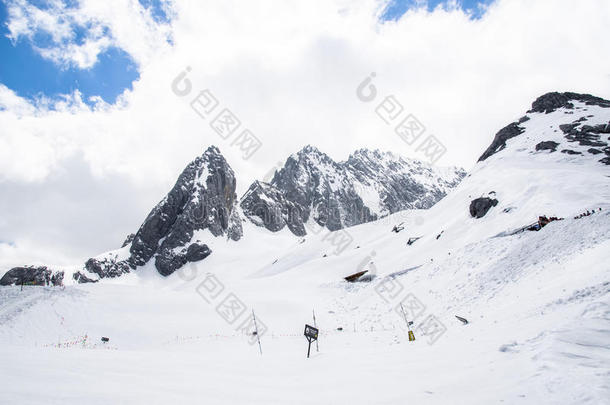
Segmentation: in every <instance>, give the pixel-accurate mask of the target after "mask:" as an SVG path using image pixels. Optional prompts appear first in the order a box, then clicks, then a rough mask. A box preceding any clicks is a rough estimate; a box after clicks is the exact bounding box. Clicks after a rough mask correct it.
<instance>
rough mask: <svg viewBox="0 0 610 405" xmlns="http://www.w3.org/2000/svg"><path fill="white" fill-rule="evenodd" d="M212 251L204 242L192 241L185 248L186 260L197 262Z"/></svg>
mask: <svg viewBox="0 0 610 405" xmlns="http://www.w3.org/2000/svg"><path fill="white" fill-rule="evenodd" d="M211 253H212V251H211V250H210V248H209V247H208V245H206V244H202V243H193V244H191V245H190V246H189V247H188V249H187V250H186V260H188V261H189V262H198V261H199V260H203V259H205V258H206V257H208V256H209V255H210V254H211Z"/></svg>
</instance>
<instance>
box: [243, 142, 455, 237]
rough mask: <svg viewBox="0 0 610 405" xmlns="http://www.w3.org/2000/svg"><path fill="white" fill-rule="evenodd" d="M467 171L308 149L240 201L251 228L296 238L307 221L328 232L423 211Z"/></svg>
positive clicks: (256, 184)
mask: <svg viewBox="0 0 610 405" xmlns="http://www.w3.org/2000/svg"><path fill="white" fill-rule="evenodd" d="M465 175H466V173H465V172H464V171H463V170H462V169H458V168H455V167H451V168H437V167H434V166H430V165H427V164H425V163H423V162H420V161H417V160H411V159H405V158H402V157H400V156H396V155H394V154H392V153H390V152H385V153H384V152H380V151H378V150H375V151H371V150H367V149H360V150H358V151H356V152H355V153H353V154H352V155H350V157H349V158H348V159H347V160H346V161H344V162H335V161H334V160H332V159H331V158H330V157H329V156H328V155H326V154H324V153H322V152H320V151H319V150H318V149H317V148H315V147H313V146H309V145H308V146H306V147H305V148H303V149H302V150H301V151H299V152H298V153H295V154H293V155H292V156H290V157H289V158H288V160H286V163H285V164H284V166H283V167H282V168H280V169H279V170H277V171H276V172H275V175H274V176H273V179H272V180H271V181H270V182H269V183H268V184H266V183H263V182H260V181H256V182H254V183H253V184H252V185H251V186H250V188H249V189H248V191H247V192H246V193H245V194H244V196H243V197H242V198H241V200H240V206H241V208H242V210H243V212H244V214H245V216H246V217H248V218H249V219H250V220H251V221H252V222H254V223H255V224H258V225H261V226H264V227H265V228H267V229H269V230H271V231H274V232H276V231H279V230H281V229H283V228H284V227H285V226H288V228H289V229H290V230H291V231H292V232H293V233H294V234H296V235H299V236H303V235H305V234H306V233H307V231H306V226H304V225H305V224H307V223H308V222H313V223H316V224H317V225H319V226H322V227H325V228H327V229H329V230H331V231H335V230H338V229H342V228H345V227H350V226H354V225H359V224H362V223H365V222H370V221H374V220H377V219H379V218H381V217H384V216H387V215H389V214H392V213H395V212H398V211H402V210H406V209H427V208H430V207H431V206H433V205H434V204H435V203H436V202H437V201H439V200H440V199H441V198H443V197H444V196H445V195H446V194H447V193H448V192H449V191H450V190H451V189H452V188H454V187H455V186H456V185H457V184H459V182H460V181H461V180H462V178H463V177H464V176H465Z"/></svg>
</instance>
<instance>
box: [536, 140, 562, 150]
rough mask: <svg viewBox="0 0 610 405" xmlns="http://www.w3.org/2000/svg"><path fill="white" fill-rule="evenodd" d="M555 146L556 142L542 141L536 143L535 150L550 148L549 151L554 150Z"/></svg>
mask: <svg viewBox="0 0 610 405" xmlns="http://www.w3.org/2000/svg"><path fill="white" fill-rule="evenodd" d="M557 146H559V144H558V143H557V142H553V141H544V142H540V143H539V144H537V145H536V150H550V151H551V152H555V151H556V150H557Z"/></svg>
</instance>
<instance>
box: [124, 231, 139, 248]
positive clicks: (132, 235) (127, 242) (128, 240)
mask: <svg viewBox="0 0 610 405" xmlns="http://www.w3.org/2000/svg"><path fill="white" fill-rule="evenodd" d="M135 237H136V234H135V233H130V234H129V235H127V239H125V242H123V245H122V246H121V247H122V248H124V247H125V246H127V245H129V244H131V242H133V239H134V238H135Z"/></svg>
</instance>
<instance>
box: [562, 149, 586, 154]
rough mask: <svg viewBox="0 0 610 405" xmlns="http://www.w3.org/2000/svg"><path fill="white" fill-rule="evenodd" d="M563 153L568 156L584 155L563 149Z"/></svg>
mask: <svg viewBox="0 0 610 405" xmlns="http://www.w3.org/2000/svg"><path fill="white" fill-rule="evenodd" d="M561 153H566V154H568V155H582V153H581V152H577V151H575V150H572V149H563V150H562V151H561Z"/></svg>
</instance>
